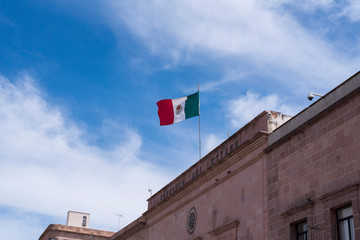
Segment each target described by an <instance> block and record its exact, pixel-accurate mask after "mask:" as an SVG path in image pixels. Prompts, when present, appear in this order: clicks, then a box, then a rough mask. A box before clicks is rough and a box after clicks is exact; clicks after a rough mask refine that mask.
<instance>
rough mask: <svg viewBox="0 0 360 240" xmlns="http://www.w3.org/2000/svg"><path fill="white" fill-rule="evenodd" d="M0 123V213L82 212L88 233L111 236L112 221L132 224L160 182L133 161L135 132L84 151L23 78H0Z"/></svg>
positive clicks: (160, 175)
mask: <svg viewBox="0 0 360 240" xmlns="http://www.w3.org/2000/svg"><path fill="white" fill-rule="evenodd" d="M0 122H1V124H0V133H1V134H0V143H1V144H0V192H1V198H0V205H3V206H10V207H12V208H15V209H17V208H18V209H23V210H25V211H28V212H34V213H38V214H46V215H50V216H56V217H65V215H66V212H67V211H68V210H78V211H85V212H90V213H91V214H92V216H93V217H92V226H93V227H94V226H99V225H101V226H102V228H104V229H110V230H116V226H117V219H116V217H114V214H115V213H121V214H123V215H124V219H123V224H125V223H128V222H129V221H131V220H134V219H135V218H137V217H139V216H140V215H141V213H142V212H143V211H145V210H146V208H147V203H146V199H147V198H148V197H149V195H148V192H147V189H148V188H153V189H154V190H156V189H159V188H160V187H161V186H162V185H164V184H165V183H166V182H167V181H168V179H167V178H168V177H167V174H166V173H165V171H163V170H162V169H161V168H160V167H158V166H156V165H153V164H151V163H148V162H146V161H143V160H140V159H139V154H140V153H141V146H142V138H141V136H140V135H139V134H138V133H137V132H136V131H134V130H133V129H129V128H126V129H124V130H123V134H125V135H126V136H125V137H123V138H122V141H121V142H118V145H117V146H115V147H113V148H112V149H108V150H104V149H101V148H98V147H96V146H92V145H89V144H88V143H87V142H86V141H85V140H84V133H83V132H82V131H81V130H80V129H79V128H78V127H77V126H76V124H74V123H73V122H72V121H71V119H69V117H67V116H66V115H64V114H63V112H62V111H61V109H60V108H58V107H56V106H54V105H51V104H49V103H48V102H47V101H45V98H44V97H43V94H42V92H41V90H39V89H38V88H37V87H35V86H34V80H33V79H32V78H31V76H29V75H28V74H26V73H25V74H23V75H22V76H21V77H20V79H18V80H17V81H16V83H14V82H13V81H11V82H10V81H9V80H8V79H6V78H4V77H0ZM149 179H151V186H150V185H149V184H150V183H149ZM49 203H51V204H49ZM112 227H113V229H111V228H112Z"/></svg>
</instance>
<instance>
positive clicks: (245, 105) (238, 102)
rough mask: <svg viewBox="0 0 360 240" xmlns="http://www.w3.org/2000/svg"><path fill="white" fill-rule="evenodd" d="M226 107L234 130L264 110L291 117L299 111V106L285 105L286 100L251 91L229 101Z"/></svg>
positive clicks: (273, 95)
mask: <svg viewBox="0 0 360 240" xmlns="http://www.w3.org/2000/svg"><path fill="white" fill-rule="evenodd" d="M227 106H228V108H227V112H228V118H229V119H230V123H231V124H232V126H234V127H236V128H240V127H242V126H243V125H244V124H246V123H247V122H249V121H250V120H252V119H253V118H254V117H256V116H257V115H258V114H260V113H261V112H262V111H264V110H273V111H278V112H281V113H283V114H286V115H290V116H293V115H295V114H296V113H297V112H298V111H299V110H300V109H301V106H296V105H289V104H287V103H286V100H281V99H280V98H279V96H278V95H276V94H271V95H267V96H261V95H260V94H258V93H254V92H251V91H248V92H247V93H246V95H245V96H240V97H239V98H237V99H233V100H231V101H230V102H229V103H228V104H227Z"/></svg>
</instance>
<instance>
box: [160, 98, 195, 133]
mask: <svg viewBox="0 0 360 240" xmlns="http://www.w3.org/2000/svg"><path fill="white" fill-rule="evenodd" d="M156 104H157V106H158V108H159V110H158V114H159V119H160V125H161V126H163V125H170V124H174V123H177V122H181V121H183V120H185V119H188V118H191V117H195V116H198V115H199V108H200V105H199V92H196V93H194V94H191V95H189V96H186V97H182V98H177V99H164V100H160V101H158V102H157V103H156Z"/></svg>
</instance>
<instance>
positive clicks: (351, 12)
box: [340, 0, 360, 22]
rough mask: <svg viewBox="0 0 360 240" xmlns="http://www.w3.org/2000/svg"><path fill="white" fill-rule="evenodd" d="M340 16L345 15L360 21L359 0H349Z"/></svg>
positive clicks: (352, 19) (354, 20)
mask: <svg viewBox="0 0 360 240" xmlns="http://www.w3.org/2000/svg"><path fill="white" fill-rule="evenodd" d="M340 16H347V17H348V18H349V19H350V20H351V21H353V22H358V21H360V0H350V1H348V4H347V6H346V7H345V8H344V9H343V11H342V12H341V14H340Z"/></svg>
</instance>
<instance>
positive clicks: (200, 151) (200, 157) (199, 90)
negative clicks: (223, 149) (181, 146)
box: [198, 82, 201, 160]
mask: <svg viewBox="0 0 360 240" xmlns="http://www.w3.org/2000/svg"><path fill="white" fill-rule="evenodd" d="M198 94H199V160H200V159H201V136H200V83H199V82H198Z"/></svg>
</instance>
